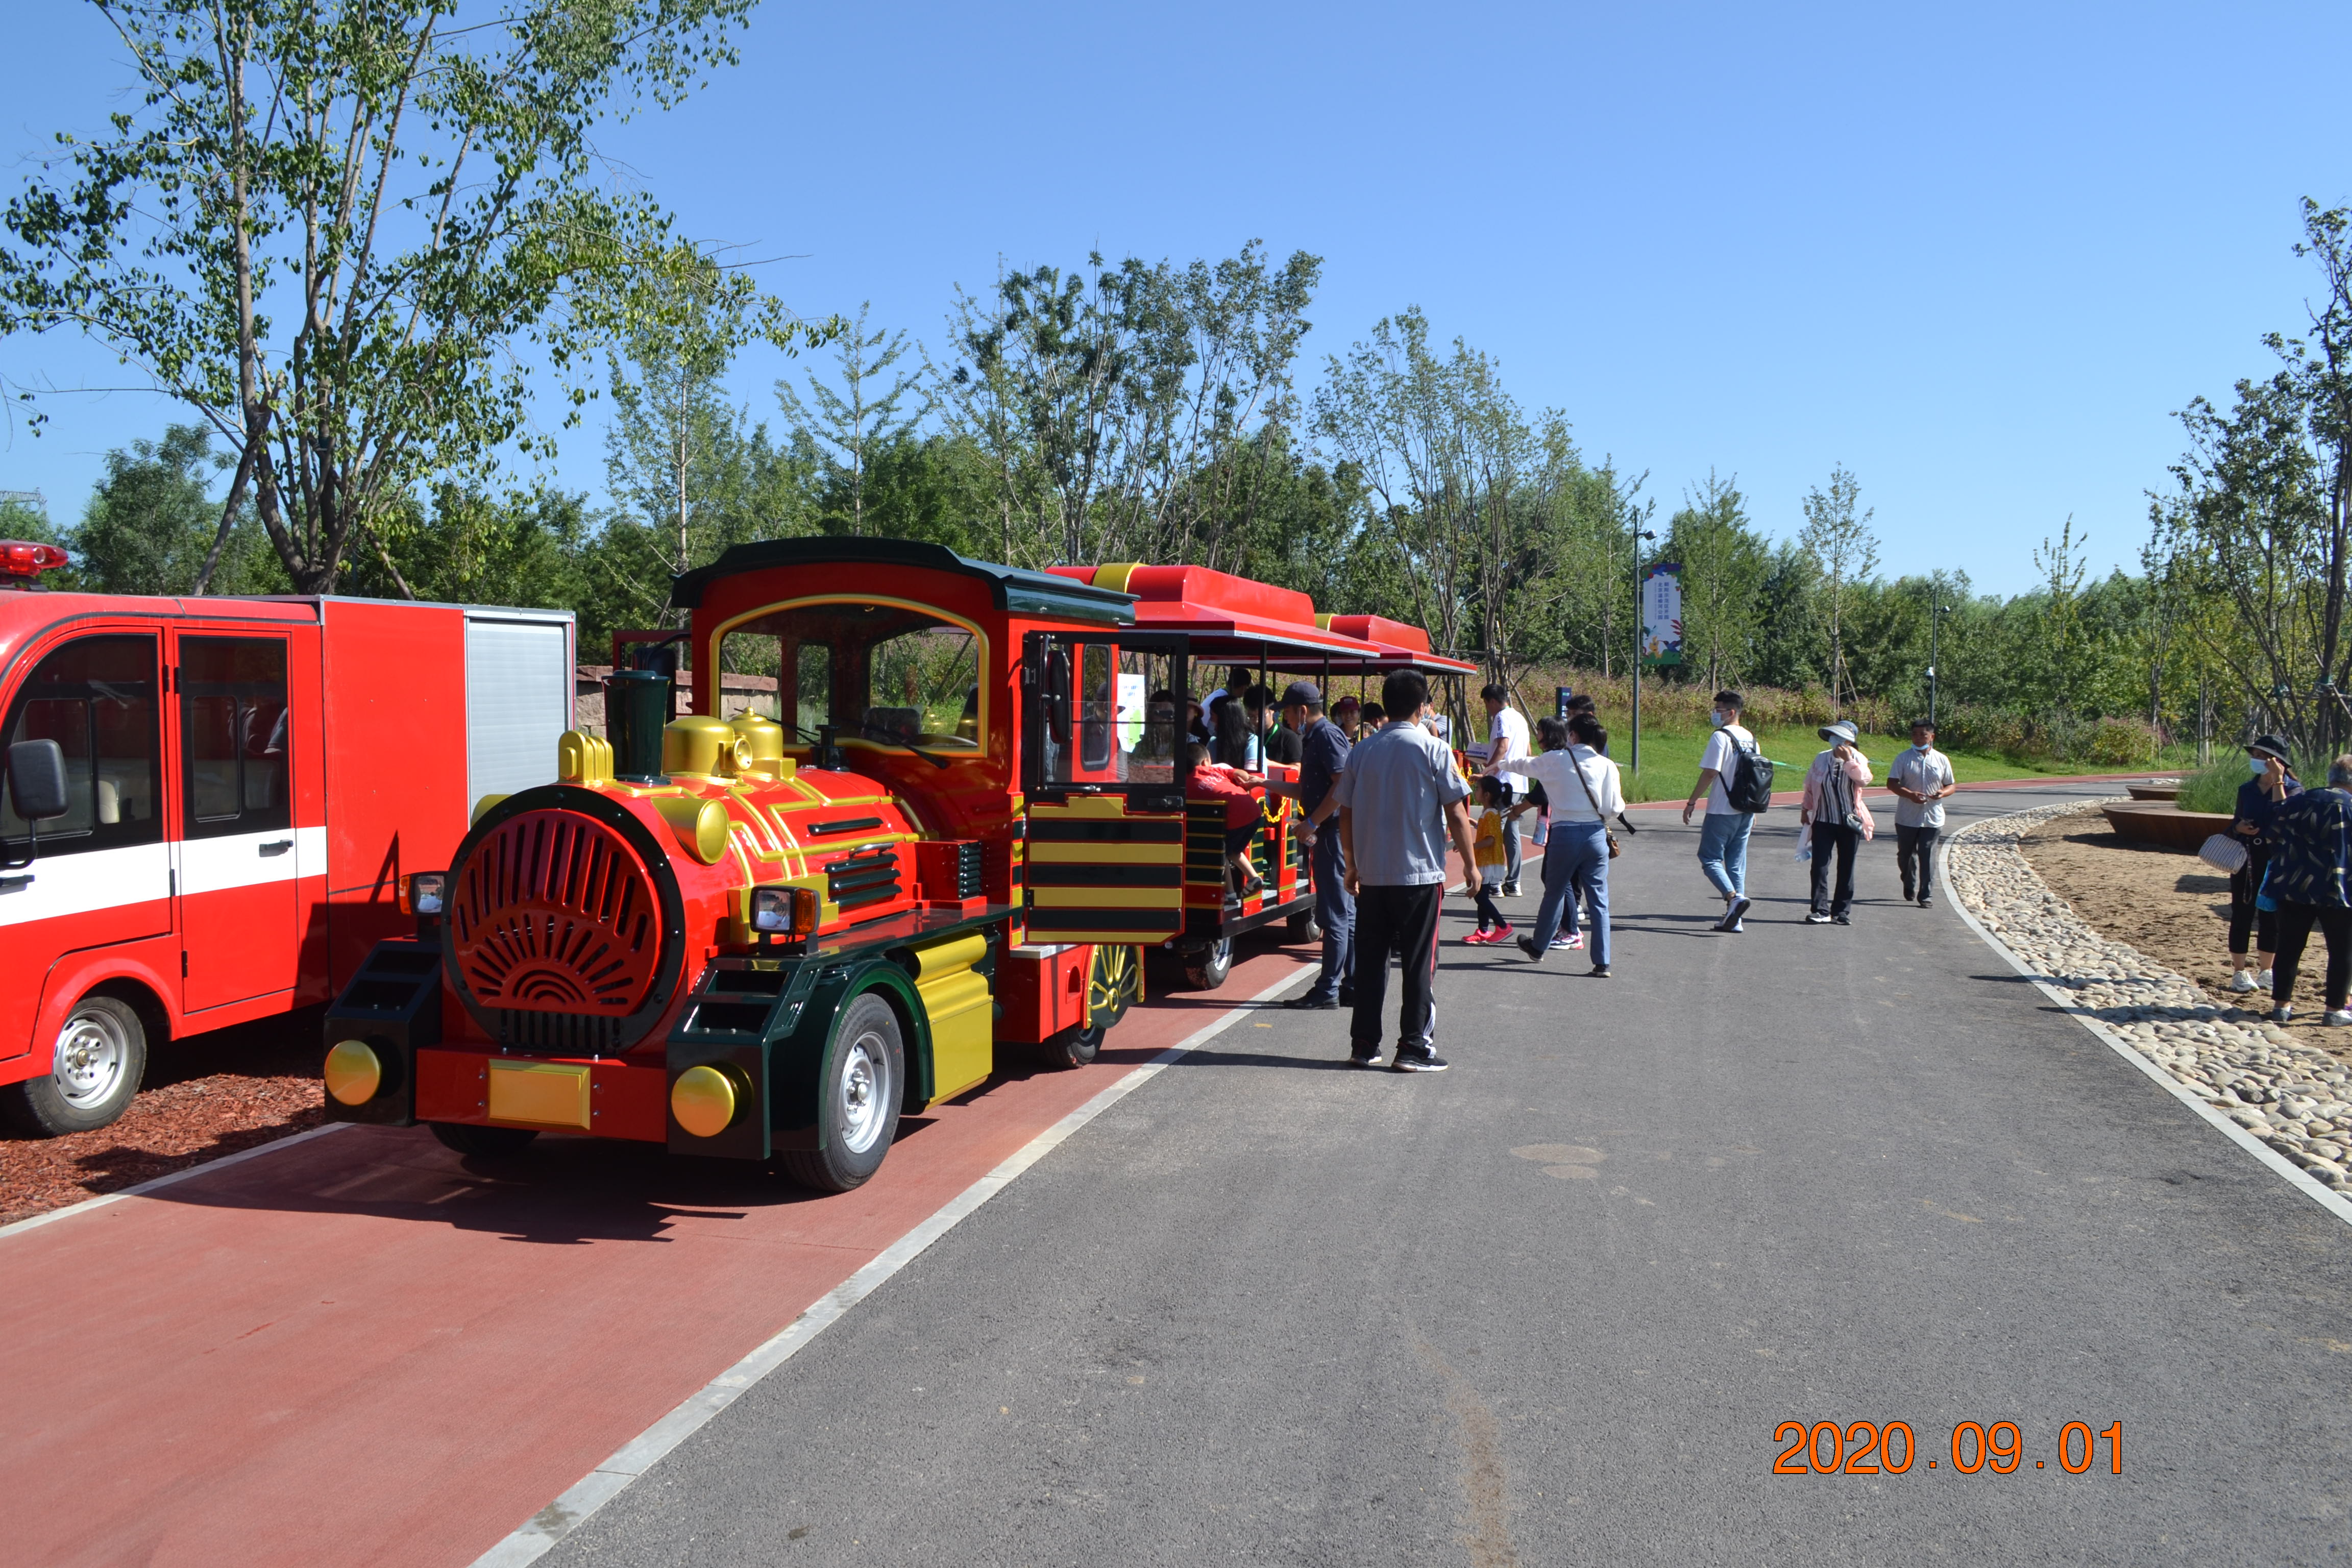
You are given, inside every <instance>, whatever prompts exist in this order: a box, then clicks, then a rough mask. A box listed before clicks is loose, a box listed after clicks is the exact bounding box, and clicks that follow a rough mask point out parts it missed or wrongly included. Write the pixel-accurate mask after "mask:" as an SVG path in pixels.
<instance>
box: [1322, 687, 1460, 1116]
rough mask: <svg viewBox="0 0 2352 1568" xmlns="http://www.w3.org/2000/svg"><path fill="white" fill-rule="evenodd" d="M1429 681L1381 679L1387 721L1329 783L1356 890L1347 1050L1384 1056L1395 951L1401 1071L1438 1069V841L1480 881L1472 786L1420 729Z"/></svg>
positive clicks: (1354, 1055)
mask: <svg viewBox="0 0 2352 1568" xmlns="http://www.w3.org/2000/svg"><path fill="white" fill-rule="evenodd" d="M1428 704H1429V682H1428V681H1427V680H1425V679H1423V678H1422V676H1421V674H1420V672H1419V671H1417V670H1411V669H1401V670H1398V671H1397V672H1396V673H1395V674H1393V675H1391V676H1390V677H1389V678H1388V679H1387V680H1386V681H1384V682H1383V683H1382V684H1381V706H1382V707H1383V708H1386V709H1387V710H1388V713H1389V721H1388V723H1387V724H1386V725H1384V726H1383V727H1382V728H1381V732H1380V733H1379V734H1377V735H1367V736H1365V737H1364V738H1363V740H1361V741H1360V742H1358V743H1357V745H1356V749H1355V750H1354V751H1352V752H1349V753H1348V770H1347V772H1345V773H1341V774H1340V775H1339V779H1338V780H1337V781H1336V782H1335V783H1334V784H1332V786H1331V795H1330V798H1331V799H1333V800H1336V801H1338V802H1339V838H1340V842H1341V844H1342V845H1343V847H1344V851H1343V852H1344V856H1345V858H1346V860H1347V865H1348V891H1349V893H1351V894H1353V895H1354V897H1355V900H1356V955H1355V958H1356V1012H1355V1021H1354V1023H1352V1024H1351V1025H1350V1026H1349V1030H1348V1033H1349V1059H1350V1060H1351V1061H1353V1062H1354V1063H1355V1064H1356V1065H1357V1066H1358V1067H1365V1068H1369V1067H1378V1066H1380V1062H1381V1004H1382V1003H1384V1002H1385V1001H1386V1000H1387V999H1388V982H1389V954H1390V953H1391V952H1395V953H1397V954H1398V956H1399V957H1400V958H1402V960H1403V968H1404V1005H1403V1007H1402V1012H1401V1015H1400V1017H1399V1020H1398V1024H1397V1047H1396V1059H1395V1061H1393V1062H1392V1063H1391V1064H1390V1065H1391V1067H1393V1068H1395V1069H1396V1070H1397V1071H1399V1072H1444V1070H1445V1063H1444V1061H1443V1060H1442V1059H1441V1058H1439V1057H1438V1056H1437V1055H1436V1054H1435V1053H1434V1052H1433V1051H1432V1050H1431V1049H1430V1041H1429V1036H1430V1026H1431V1024H1432V1022H1433V1018H1434V1016H1435V1010H1436V1009H1435V1004H1434V1000H1433V996H1432V994H1431V993H1432V991H1433V988H1434V986H1435V984H1436V981H1437V916H1438V910H1439V909H1440V908H1441V906H1442V905H1443V904H1444V899H1445V840H1446V838H1447V837H1448V835H1449V834H1450V835H1451V836H1452V837H1453V839H1454V846H1455V847H1457V848H1459V849H1460V850H1461V851H1462V865H1463V875H1464V877H1465V879H1466V880H1467V882H1468V884H1469V889H1470V892H1471V893H1472V895H1473V896H1475V895H1476V893H1477V891H1478V884H1479V876H1478V856H1477V846H1476V843H1475V840H1474V839H1473V838H1472V837H1471V833H1470V814H1469V813H1468V812H1467V811H1465V810H1464V809H1463V805H1462V803H1463V802H1464V801H1465V800H1466V799H1468V798H1469V795H1470V786H1469V784H1467V783H1466V782H1465V780H1464V779H1463V777H1462V775H1461V774H1460V773H1456V772H1455V771H1454V755H1453V753H1452V752H1448V751H1447V750H1446V749H1445V743H1444V742H1442V741H1440V740H1438V739H1437V737H1436V736H1434V735H1432V734H1431V733H1430V732H1429V731H1427V730H1425V729H1423V727H1422V725H1421V723H1420V720H1421V715H1422V710H1423V708H1425V707H1427V706H1428Z"/></svg>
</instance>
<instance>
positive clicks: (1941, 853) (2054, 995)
mask: <svg viewBox="0 0 2352 1568" xmlns="http://www.w3.org/2000/svg"><path fill="white" fill-rule="evenodd" d="M1977 820H1978V821H1979V822H1990V821H1994V820H1997V819H1996V818H1994V817H1979V818H1978V819H1977ZM1969 826H1971V827H1973V826H1976V824H1975V823H1970V824H1969ZM1951 848H1952V841H1951V840H1950V839H1948V838H1947V839H1945V840H1943V841H1942V842H1941V843H1939V844H1938V845H1937V847H1936V877H1937V880H1938V881H1940V882H1942V883H1943V884H1944V899H1945V901H1946V902H1948V903H1949V904H1950V905H1951V906H1952V908H1953V909H1954V910H1957V911H1958V914H1959V917H1960V919H1962V920H1964V921H1967V922H1968V925H1969V930H1970V931H1974V932H1976V933H1977V935H1979V936H1980V937H1982V938H1983V939H1984V942H1985V945H1986V946H1987V947H1990V948H1991V949H1992V950H1993V951H1994V952H1997V953H1999V954H2000V956H2001V957H2002V959H2004V960H2005V961H2006V962H2007V963H2008V964H2009V966H2010V967H2011V969H2014V970H2016V971H2017V972H2018V973H2020V974H2021V975H2023V976H2024V977H2025V978H2026V980H2027V981H2029V982H2030V983H2032V985H2033V986H2034V987H2035V988H2036V989H2038V990H2039V991H2040V992H2041V993H2042V994H2043V995H2045V996H2047V997H2049V998H2050V1000H2051V1001H2053V1002H2054V1003H2056V1004H2057V1005H2058V1010H2059V1011H2060V1012H2062V1013H2063V1014H2065V1015H2066V1016H2068V1017H2071V1018H2073V1019H2074V1022H2076V1023H2078V1024H2080V1025H2082V1026H2083V1027H2084V1028H2086V1029H2088V1030H2090V1031H2091V1033H2092V1034H2094V1035H2095V1036H2097V1037H2099V1038H2100V1039H2102V1040H2104V1041H2105V1042H2106V1045H2107V1048H2108V1049H2110V1050H2112V1051H2114V1052H2115V1053H2116V1055H2117V1056H2119V1057H2121V1058H2124V1060H2126V1061H2127V1062H2129V1063H2131V1065H2132V1066H2134V1067H2136V1068H2139V1070H2140V1071H2141V1072H2143V1073H2145V1074H2146V1075H2147V1077H2148V1078H2150V1079H2154V1080H2155V1081H2156V1082H2157V1083H2158V1084H2159V1085H2161V1086H2162V1087H2163V1089H2164V1091H2165V1092H2166V1093H2168V1094H2169V1095H2171V1096H2172V1098H2173V1099H2175V1100H2179V1101H2180V1103H2181V1104H2183V1105H2185V1106H2187V1107H2188V1108H2189V1110H2193V1111H2195V1112H2196V1113H2197V1114H2198V1115H2200V1116H2201V1117H2203V1118H2204V1119H2205V1120H2206V1121H2209V1122H2210V1123H2211V1124H2212V1125H2213V1126H2214V1127H2215V1128H2216V1129H2217V1130H2219V1131H2220V1132H2221V1135H2222V1136H2223V1137H2225V1138H2227V1139H2229V1140H2230V1142H2232V1143H2235V1144H2237V1145H2238V1146H2239V1147H2240V1148H2242V1149H2243V1150H2245V1151H2246V1152H2248V1153H2249V1154H2252V1156H2253V1157H2254V1158H2255V1159H2257V1160H2260V1161H2261V1162H2262V1163H2263V1164H2265V1165H2268V1166H2269V1167H2270V1168H2271V1169H2272V1170H2273V1171H2275V1172H2277V1173H2279V1174H2280V1175H2281V1176H2284V1177H2285V1178H2286V1183H2287V1184H2288V1185H2289V1186H2291V1187H2293V1188H2294V1190H2295V1191H2297V1192H2299V1193H2301V1194H2303V1195H2304V1196H2305V1197H2307V1198H2309V1199H2310V1200H2311V1201H2312V1202H2314V1203H2315V1204H2317V1205H2319V1206H2320V1207H2321V1208H2324V1209H2326V1211H2327V1212H2328V1213H2329V1214H2332V1215H2335V1216H2336V1218H2337V1219H2340V1220H2342V1221H2344V1222H2345V1223H2346V1224H2347V1225H2352V1202H2347V1201H2346V1200H2345V1198H2344V1197H2343V1195H2342V1194H2337V1193H2333V1192H2330V1191H2328V1189H2327V1188H2326V1187H2324V1186H2322V1185H2320V1184H2319V1183H2318V1182H2317V1181H2316V1180H2315V1179H2314V1178H2313V1176H2312V1174H2311V1173H2309V1172H2308V1171H2305V1170H2304V1169H2303V1168H2302V1167H2301V1166H2299V1165H2297V1164H2295V1163H2294V1162H2293V1161H2291V1160H2289V1159H2288V1158H2287V1157H2286V1156H2285V1155H2284V1154H2282V1153H2280V1152H2278V1151H2277V1150H2275V1149H2273V1148H2272V1147H2271V1146H2270V1145H2269V1144H2267V1143H2265V1142H2263V1141H2262V1140H2261V1139H2259V1138H2257V1137H2255V1136H2254V1135H2253V1134H2252V1133H2251V1132H2249V1131H2246V1130H2245V1129H2244V1128H2242V1127H2241V1126H2239V1125H2238V1124H2237V1123H2236V1122H2234V1121H2231V1120H2230V1119H2229V1118H2228V1117H2226V1116H2224V1115H2222V1114H2221V1112H2220V1111H2218V1110H2214V1109H2213V1108H2212V1107H2211V1106H2210V1105H2208V1104H2206V1103H2205V1101H2203V1100H2200V1099H2199V1098H2197V1096H2195V1095H2194V1094H2191V1093H2190V1092H2189V1089H2188V1087H2187V1086H2186V1085H2184V1084H2183V1083H2182V1082H2181V1081H2180V1080H2179V1079H2177V1078H2174V1077H2173V1076H2172V1075H2171V1074H2170V1073H2168V1072H2167V1071H2165V1070H2164V1069H2163V1068H2160V1067H2158V1066H2157V1065H2156V1064H2155V1063H2154V1062H2152V1061H2150V1060H2148V1059H2147V1058H2146V1057H2144V1056H2142V1055H2140V1054H2139V1053H2138V1052H2137V1051H2136V1050H2134V1049H2132V1047H2131V1046H2130V1045H2129V1044H2128V1043H2127V1042H2126V1040H2125V1039H2124V1037H2122V1036H2121V1035H2118V1034H2116V1032H2115V1031H2114V1030H2113V1029H2110V1028H2108V1027H2107V1026H2106V1025H2105V1024H2104V1023H2101V1022H2100V1021H2099V1020H2098V1019H2097V1018H2095V1017H2093V1016H2091V1015H2090V1013H2089V1012H2088V1011H2087V1010H2086V1009H2084V1008H2083V1007H2081V1006H2079V1005H2077V1004H2076V1003H2075V1001H2074V998H2073V997H2072V996H2069V995H2067V994H2066V993H2064V992H2063V991H2061V990H2059V989H2058V987H2056V986H2055V985H2053V984H2050V983H2049V982H2048V981H2046V980H2044V979H2042V975H2041V973H2040V972H2039V971H2037V970H2035V969H2032V968H2031V967H2030V966H2028V965H2027V963H2025V961H2024V960H2023V959H2021V958H2020V957H2018V955H2017V954H2016V953H2015V952H2012V951H2011V949H2010V946H2009V944H2008V943H2007V942H2003V941H2001V940H2000V938H1999V937H1997V936H1995V935H1993V933H1992V932H1990V931H1987V930H1985V928H1984V927H1983V926H1982V925H1981V924H1979V922H1978V921H1977V917H1976V916H1974V915H1972V914H1970V913H1969V910H1968V907H1967V906H1966V905H1965V904H1963V903H1961V902H1960V896H1959V894H1958V893H1956V892H1954V891H1953V890H1952V868H1951V866H1950V864H1949V861H1950V857H1951Z"/></svg>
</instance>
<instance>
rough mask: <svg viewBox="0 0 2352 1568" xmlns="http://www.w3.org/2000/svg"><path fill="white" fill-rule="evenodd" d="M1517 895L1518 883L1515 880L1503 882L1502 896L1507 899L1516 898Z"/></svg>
mask: <svg viewBox="0 0 2352 1568" xmlns="http://www.w3.org/2000/svg"><path fill="white" fill-rule="evenodd" d="M1518 896H1519V885H1518V884H1517V882H1506V883H1504V884H1503V891H1502V897H1504V898H1507V899H1516V898H1517V897H1518Z"/></svg>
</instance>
